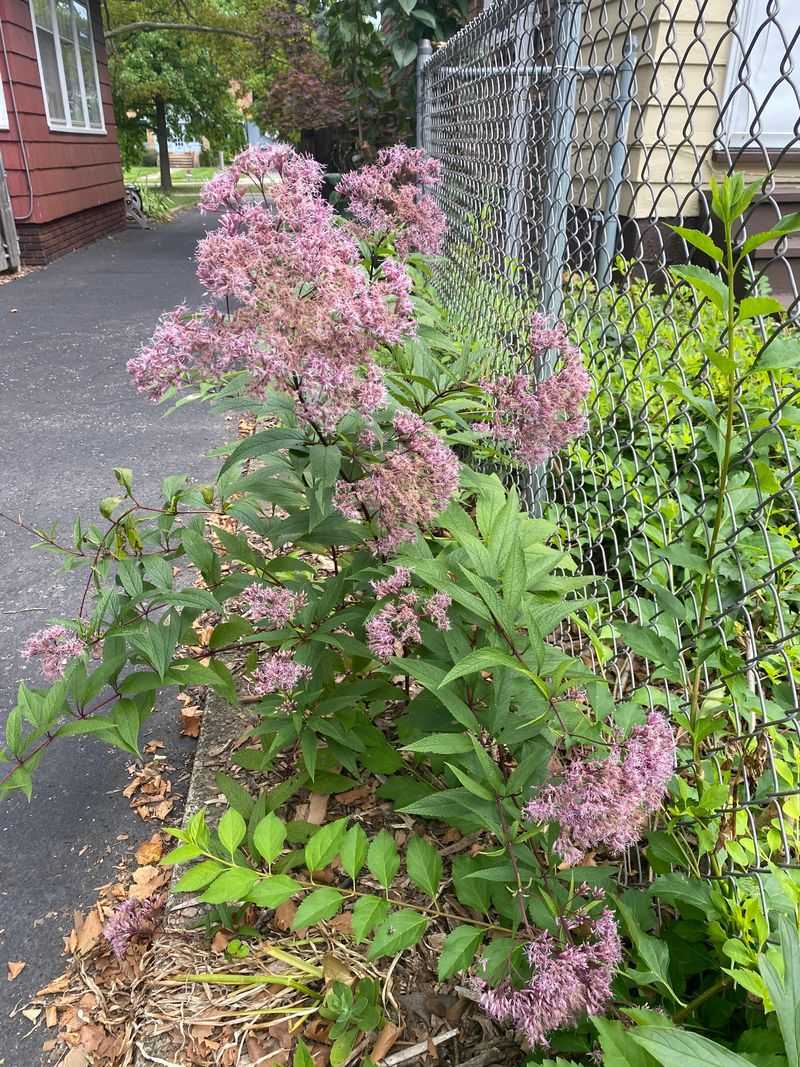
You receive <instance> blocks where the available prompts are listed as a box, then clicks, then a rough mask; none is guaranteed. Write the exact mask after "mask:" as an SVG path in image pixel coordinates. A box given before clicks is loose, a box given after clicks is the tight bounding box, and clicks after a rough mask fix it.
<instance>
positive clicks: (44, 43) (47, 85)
mask: <svg viewBox="0 0 800 1067" xmlns="http://www.w3.org/2000/svg"><path fill="white" fill-rule="evenodd" d="M36 36H37V39H38V41H39V57H40V58H41V61H42V82H43V83H44V84H43V88H44V91H45V93H46V94H47V111H48V114H49V115H50V121H51V122H61V123H64V122H66V114H65V112H64V101H63V99H62V97H61V84H60V82H59V80H58V63H57V62H56V46H55V40H54V38H53V35H52V33H46V32H45V31H44V30H42V29H37V31H36Z"/></svg>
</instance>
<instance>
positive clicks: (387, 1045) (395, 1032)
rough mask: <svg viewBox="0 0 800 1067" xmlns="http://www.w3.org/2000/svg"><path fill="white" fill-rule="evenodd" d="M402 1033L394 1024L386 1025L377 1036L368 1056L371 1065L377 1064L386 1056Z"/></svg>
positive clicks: (400, 1027) (401, 1029) (399, 1027)
mask: <svg viewBox="0 0 800 1067" xmlns="http://www.w3.org/2000/svg"><path fill="white" fill-rule="evenodd" d="M402 1032H403V1028H402V1026H395V1025H394V1023H386V1024H385V1026H384V1027H383V1029H382V1030H381V1032H380V1033H379V1034H378V1040H377V1041H376V1042H375V1044H374V1045H373V1046H372V1052H370V1054H369V1058H370V1059H371V1060H372V1061H373V1063H379V1062H380V1061H381V1060H382V1059H383V1057H384V1056H387V1055H388V1054H389V1053H390V1052H391V1050H392V1048H393V1047H394V1044H395V1042H396V1041H397V1039H398V1037H400V1035H401V1034H402Z"/></svg>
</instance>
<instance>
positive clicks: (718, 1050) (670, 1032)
mask: <svg viewBox="0 0 800 1067" xmlns="http://www.w3.org/2000/svg"><path fill="white" fill-rule="evenodd" d="M630 1034H631V1037H632V1038H633V1040H634V1041H635V1042H636V1043H637V1044H638V1045H641V1046H642V1048H643V1049H645V1050H646V1051H647V1052H649V1053H650V1055H651V1056H653V1057H654V1058H655V1059H657V1060H658V1062H659V1063H661V1064H663V1067H752V1065H751V1064H750V1061H749V1060H746V1059H745V1058H744V1057H743V1056H739V1055H737V1054H736V1053H735V1052H731V1051H730V1049H727V1048H724V1047H723V1046H722V1045H718V1044H717V1043H716V1041H710V1040H709V1039H708V1038H707V1037H702V1036H701V1035H700V1034H692V1033H689V1031H688V1030H678V1029H676V1028H674V1027H669V1026H642V1027H639V1028H637V1029H636V1030H631V1032H630Z"/></svg>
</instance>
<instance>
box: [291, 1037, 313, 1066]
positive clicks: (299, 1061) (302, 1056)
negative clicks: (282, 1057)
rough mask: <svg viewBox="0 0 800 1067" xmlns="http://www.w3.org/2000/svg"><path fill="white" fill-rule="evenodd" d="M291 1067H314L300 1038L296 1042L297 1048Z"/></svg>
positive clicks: (305, 1045) (311, 1058) (309, 1054)
mask: <svg viewBox="0 0 800 1067" xmlns="http://www.w3.org/2000/svg"><path fill="white" fill-rule="evenodd" d="M292 1067H314V1058H313V1057H312V1055H311V1053H310V1052H309V1049H308V1045H307V1044H306V1043H305V1041H303V1039H302V1038H300V1040H299V1041H298V1042H297V1048H296V1049H295V1050H294V1056H293V1057H292Z"/></svg>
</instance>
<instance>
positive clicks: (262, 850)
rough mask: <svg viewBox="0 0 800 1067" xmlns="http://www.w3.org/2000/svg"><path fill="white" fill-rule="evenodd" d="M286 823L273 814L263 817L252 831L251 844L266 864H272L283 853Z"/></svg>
mask: <svg viewBox="0 0 800 1067" xmlns="http://www.w3.org/2000/svg"><path fill="white" fill-rule="evenodd" d="M285 840H286V823H285V822H284V821H283V819H279V818H278V816H277V815H276V814H275V813H274V812H270V813H269V815H265V816H264V818H263V819H262V820H261V821H260V822H259V823H258V825H257V826H256V828H255V830H254V831H253V844H254V845H255V846H256V849H257V850H258V853H259V855H260V856H261V857H262V859H264V860H266V862H267V863H274V862H275V860H276V859H277V858H278V856H280V854H281V852H282V851H283V843H284V841H285Z"/></svg>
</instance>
